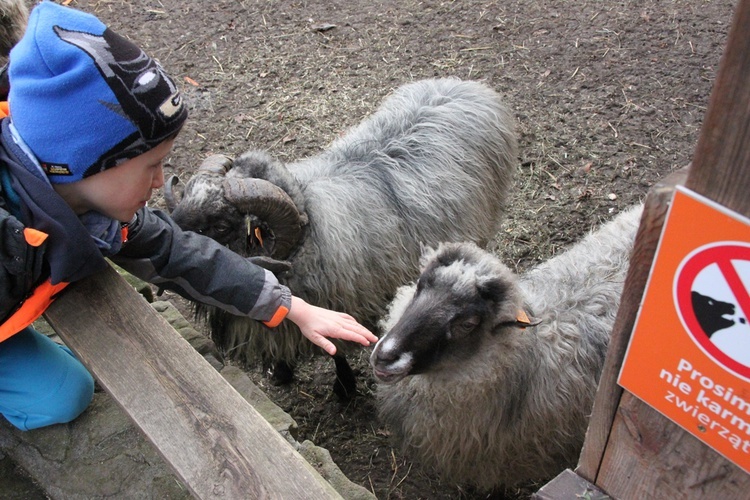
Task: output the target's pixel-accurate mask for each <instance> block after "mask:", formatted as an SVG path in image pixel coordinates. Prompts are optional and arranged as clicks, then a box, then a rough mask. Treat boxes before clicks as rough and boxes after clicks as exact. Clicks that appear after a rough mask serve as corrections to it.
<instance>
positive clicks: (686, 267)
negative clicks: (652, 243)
mask: <svg viewBox="0 0 750 500" xmlns="http://www.w3.org/2000/svg"><path fill="white" fill-rule="evenodd" d="M749 290H750V244H747V243H743V242H719V243H714V244H709V245H706V246H703V247H701V248H698V249H696V250H695V251H694V252H692V253H691V254H690V255H688V256H687V257H686V258H685V260H684V261H683V262H682V263H681V265H680V267H679V269H678V271H677V276H676V278H675V280H674V297H675V303H676V304H677V311H678V314H679V315H680V319H681V320H682V323H683V324H684V325H685V329H686V330H687V331H688V333H689V334H690V335H691V336H692V338H693V340H694V341H695V342H696V343H697V344H698V345H699V346H700V347H701V349H703V350H704V351H705V352H706V354H708V355H709V356H710V357H712V358H713V359H714V360H716V361H717V362H718V363H721V364H722V365H723V366H725V367H726V368H728V369H729V370H732V371H733V372H735V373H737V374H738V375H741V376H743V377H745V378H748V379H750V324H748V321H747V319H748V318H749V317H750V291H749Z"/></svg>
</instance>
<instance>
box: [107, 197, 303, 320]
mask: <svg viewBox="0 0 750 500" xmlns="http://www.w3.org/2000/svg"><path fill="white" fill-rule="evenodd" d="M112 261H113V262H115V263H116V264H117V265H119V266H121V267H122V268H123V269H125V270H127V271H128V272H130V273H132V274H133V275H135V276H137V277H139V278H141V279H143V280H146V281H148V282H150V283H153V284H155V285H158V286H160V287H163V288H166V289H168V290H172V291H174V292H176V293H178V294H180V295H182V296H184V297H186V298H189V299H192V300H195V301H198V302H201V303H204V304H208V305H211V306H216V307H219V308H221V309H224V310H225V311H227V312H229V313H232V314H235V315H241V316H249V317H251V318H253V319H257V320H259V321H263V322H266V324H267V325H268V326H276V325H277V324H278V323H279V322H280V321H281V320H282V319H283V318H284V317H285V316H286V313H287V312H288V311H289V308H290V306H291V297H292V296H291V292H290V290H289V288H287V287H286V286H284V285H281V284H280V283H279V282H278V280H277V279H276V277H275V276H274V275H273V274H272V273H271V272H270V271H267V270H266V269H263V268H262V267H259V266H256V265H255V264H252V263H251V262H249V261H248V260H247V259H245V258H243V257H242V256H240V255H238V254H236V253H234V252H233V251H231V250H229V249H228V248H226V247H224V246H222V245H220V244H219V243H217V242H216V241H214V240H212V239H211V238H208V237H206V236H202V235H199V234H196V233H193V232H190V231H183V230H182V229H180V227H179V226H177V224H175V223H174V222H173V221H172V219H171V218H170V217H169V215H167V214H166V213H165V212H163V211H161V210H151V209H149V208H143V209H141V210H139V211H138V214H137V219H136V222H135V223H133V224H131V225H130V227H129V228H128V239H127V242H126V243H125V244H124V245H123V247H122V250H120V252H119V253H118V254H117V255H116V256H114V257H112Z"/></svg>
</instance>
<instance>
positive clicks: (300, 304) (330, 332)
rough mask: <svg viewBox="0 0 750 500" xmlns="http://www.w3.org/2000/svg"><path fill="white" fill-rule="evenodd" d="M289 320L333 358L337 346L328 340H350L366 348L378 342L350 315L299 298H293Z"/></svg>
mask: <svg viewBox="0 0 750 500" xmlns="http://www.w3.org/2000/svg"><path fill="white" fill-rule="evenodd" d="M287 319H289V320H290V321H292V322H294V324H296V325H297V326H298V327H299V329H300V330H301V331H302V335H304V336H305V337H306V338H307V339H308V340H310V342H312V343H313V344H315V345H317V346H319V347H322V348H323V349H324V350H325V351H326V352H327V353H328V354H330V355H331V356H333V355H334V354H336V346H335V345H333V343H332V342H331V341H330V340H328V338H334V339H342V340H349V341H351V342H357V343H359V344H362V345H364V346H369V345H370V343H372V342H377V341H378V338H377V337H376V336H375V335H373V334H372V332H370V331H369V330H368V329H367V328H365V327H364V326H362V325H360V324H359V323H357V321H356V320H355V319H354V318H352V317H351V316H349V315H348V314H345V313H340V312H336V311H331V310H330V309H324V308H322V307H317V306H313V305H310V304H308V303H307V302H305V301H304V300H302V299H300V298H299V297H292V307H291V309H290V310H289V314H288V315H287ZM326 337H328V338H326Z"/></svg>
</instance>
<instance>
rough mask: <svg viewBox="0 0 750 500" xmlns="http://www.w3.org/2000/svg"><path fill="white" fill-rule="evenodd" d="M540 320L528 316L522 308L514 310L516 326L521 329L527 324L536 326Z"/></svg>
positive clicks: (527, 325)
mask: <svg viewBox="0 0 750 500" xmlns="http://www.w3.org/2000/svg"><path fill="white" fill-rule="evenodd" d="M541 322H542V321H541V320H538V319H534V318H531V317H529V315H528V314H526V311H524V310H523V309H519V310H518V311H517V312H516V321H515V324H516V326H517V327H519V328H521V329H524V328H527V327H529V326H536V325H538V324H540V323H541Z"/></svg>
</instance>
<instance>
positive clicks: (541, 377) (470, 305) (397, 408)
mask: <svg viewBox="0 0 750 500" xmlns="http://www.w3.org/2000/svg"><path fill="white" fill-rule="evenodd" d="M641 212H642V207H641V206H637V207H634V208H631V209H629V210H627V211H625V212H623V213H622V214H620V215H618V216H617V217H616V218H615V219H613V220H612V221H611V222H609V223H607V224H605V225H604V226H602V227H601V228H600V229H598V230H597V231H595V232H593V233H591V234H589V235H588V236H586V237H585V238H584V239H583V240H582V241H581V242H579V243H578V244H576V245H574V246H573V247H572V248H570V249H569V250H567V251H566V252H564V253H562V254H560V255H559V256H556V257H554V258H552V259H551V260H548V261H547V262H545V263H542V264H541V265H539V266H537V267H535V268H534V269H532V270H531V271H529V272H527V273H526V274H524V275H522V276H521V277H520V278H519V277H518V276H516V275H515V274H514V273H512V272H511V271H510V270H509V269H508V268H507V267H506V266H505V265H503V264H502V263H501V262H500V260H499V259H498V258H497V257H496V256H494V255H492V254H490V253H488V252H486V251H484V250H481V249H480V248H478V247H477V246H476V245H474V244H471V243H447V244H441V245H440V246H438V247H437V249H435V250H432V249H428V250H427V251H426V253H425V255H424V257H423V259H422V266H423V269H422V273H421V275H420V276H419V279H418V281H417V284H416V285H410V286H405V287H402V288H400V289H399V292H398V294H397V297H396V299H394V301H393V303H392V304H391V305H390V307H389V316H387V317H386V318H385V319H384V320H383V323H384V328H385V329H386V330H387V333H386V334H385V335H384V336H383V337H382V338H381V339H380V341H379V342H378V343H377V344H376V346H375V349H374V350H373V352H372V354H371V357H370V363H371V366H372V368H373V372H374V375H375V377H376V379H377V380H378V387H377V391H376V392H377V407H378V414H379V417H380V419H381V420H382V422H383V423H384V424H385V425H386V426H387V428H388V429H390V431H391V432H392V433H393V435H394V437H395V439H396V440H397V441H398V442H399V443H400V444H401V445H402V446H403V448H404V450H405V451H406V452H407V454H408V455H410V456H412V457H413V458H416V459H417V460H418V461H420V462H421V463H423V464H426V465H428V466H433V467H435V468H436V469H437V470H438V471H439V472H440V473H441V474H442V476H443V477H444V478H445V479H446V480H449V481H451V482H453V483H456V484H461V485H467V486H471V487H474V488H477V489H479V490H482V491H484V490H489V491H491V490H497V489H500V488H502V487H508V486H514V485H518V484H519V483H523V482H526V481H530V480H538V479H544V478H550V477H552V476H554V475H555V474H557V473H559V472H560V471H562V470H563V469H564V468H566V467H569V466H572V465H575V462H576V460H577V458H578V455H579V453H580V449H581V446H582V444H583V440H584V435H585V432H586V427H587V424H588V418H589V415H590V411H591V406H592V403H593V398H594V395H595V393H596V388H597V383H598V379H599V376H600V374H601V370H602V366H603V363H604V357H605V353H606V350H607V345H608V342H609V335H610V332H611V329H612V326H613V323H614V319H615V315H616V313H617V309H618V306H619V302H620V296H621V293H622V288H623V282H624V278H625V274H626V272H627V268H628V263H629V257H630V253H631V250H632V244H633V241H634V239H635V233H636V231H637V228H638V223H639V220H640V215H641ZM529 318H531V319H529Z"/></svg>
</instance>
